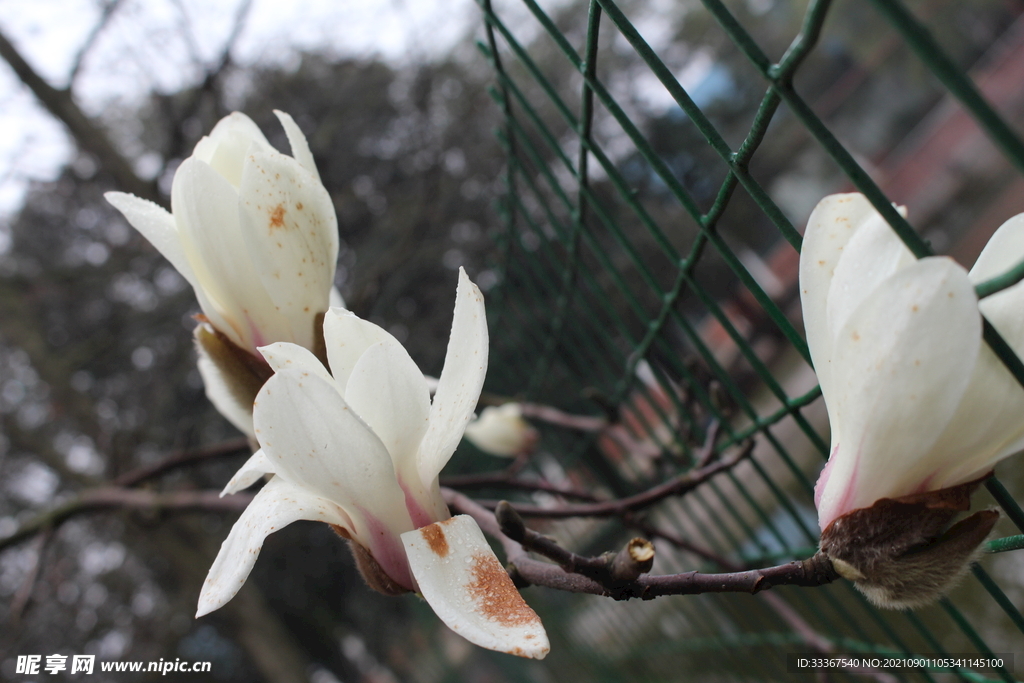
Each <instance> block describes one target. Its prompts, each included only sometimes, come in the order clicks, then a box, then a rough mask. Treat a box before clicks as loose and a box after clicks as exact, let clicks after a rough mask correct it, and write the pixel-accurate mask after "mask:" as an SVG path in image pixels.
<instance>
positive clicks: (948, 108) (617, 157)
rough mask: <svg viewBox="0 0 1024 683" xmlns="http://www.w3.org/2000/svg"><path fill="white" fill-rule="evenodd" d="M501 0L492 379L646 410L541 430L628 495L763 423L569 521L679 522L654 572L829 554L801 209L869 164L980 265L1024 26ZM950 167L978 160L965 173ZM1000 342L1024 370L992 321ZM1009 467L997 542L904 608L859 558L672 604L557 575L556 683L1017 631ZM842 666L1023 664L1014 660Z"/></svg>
mask: <svg viewBox="0 0 1024 683" xmlns="http://www.w3.org/2000/svg"><path fill="white" fill-rule="evenodd" d="M478 3H479V4H480V7H481V9H482V12H483V20H484V25H485V39H484V40H482V41H481V42H480V44H479V49H480V51H481V52H482V53H483V55H484V56H485V57H486V59H487V60H488V61H489V63H490V65H491V66H492V68H493V70H494V74H495V82H494V86H493V89H492V96H493V98H494V100H495V102H496V104H497V106H498V107H500V108H501V110H502V111H503V112H504V125H503V127H502V129H501V130H500V131H498V136H499V138H500V140H501V142H502V145H503V146H504V149H505V151H506V153H507V167H506V174H505V178H504V183H505V192H504V194H505V199H504V201H503V203H502V206H501V207H500V208H501V212H502V217H503V220H504V225H503V226H502V228H501V231H500V234H499V235H498V241H499V251H500V255H501V256H500V260H499V262H498V263H497V264H496V266H495V268H496V272H498V274H499V277H498V283H499V284H497V285H496V286H495V287H494V288H493V289H492V290H491V291H490V293H489V298H488V306H489V314H490V316H491V321H490V324H491V329H492V337H493V344H494V348H493V350H492V360H491V368H492V370H491V374H490V377H489V381H490V383H489V386H488V388H489V389H490V390H491V391H493V392H495V393H497V394H501V395H506V396H517V397H519V398H523V399H526V400H529V401H535V402H537V403H543V404H548V405H552V406H555V407H557V408H559V409H561V410H564V411H569V412H577V413H587V414H593V413H594V412H595V410H596V409H598V408H600V409H603V410H604V411H605V412H606V413H607V414H608V416H609V420H610V421H611V422H613V423H616V424H618V425H619V426H620V427H621V430H622V433H621V438H619V439H618V440H617V439H615V438H610V437H609V435H608V434H607V433H606V432H602V433H598V432H585V431H571V430H567V429H556V428H545V431H544V442H543V443H544V448H543V449H542V451H541V453H540V455H539V456H538V457H537V458H536V460H535V461H534V462H533V463H532V464H531V466H533V467H536V468H538V469H539V470H540V471H541V472H542V473H543V474H544V476H545V477H546V478H548V479H549V480H554V481H565V482H571V483H573V484H574V485H576V486H577V487H590V488H592V489H594V490H601V491H604V492H607V493H609V494H613V495H617V496H625V495H629V494H632V493H636V492H638V491H641V490H643V489H645V488H648V487H649V486H651V485H652V484H655V483H658V482H659V481H663V480H665V479H667V478H668V477H671V476H674V475H677V474H680V473H684V472H686V471H688V470H689V469H691V468H692V467H693V466H694V465H695V463H696V459H697V458H698V457H699V456H698V453H699V446H700V444H701V443H703V442H704V440H705V439H706V437H707V435H708V432H709V430H710V429H711V426H712V425H713V424H720V425H722V431H723V438H721V439H720V440H719V442H718V443H719V448H720V449H722V450H728V449H731V448H734V447H735V446H736V445H738V444H740V443H741V442H742V441H743V440H745V439H748V438H751V437H753V438H755V439H756V447H755V449H754V452H753V454H752V456H751V457H750V459H749V460H748V461H746V462H744V463H743V464H742V465H741V466H739V467H737V468H734V469H733V470H731V471H729V472H727V473H723V474H721V475H719V476H718V477H715V478H714V479H712V480H710V481H708V482H707V483H706V484H704V485H703V486H701V487H700V488H699V489H697V490H696V491H695V492H693V493H692V494H690V495H688V496H686V497H683V498H681V499H676V500H669V501H666V502H664V503H662V504H661V505H659V506H658V507H656V508H654V509H653V510H650V511H647V512H646V514H645V515H643V516H637V517H636V518H627V519H625V520H617V521H614V522H612V521H604V520H600V519H575V520H571V521H567V522H563V523H559V524H557V525H553V526H551V527H550V528H545V530H546V531H547V532H549V533H552V534H555V535H556V536H559V537H560V538H562V539H563V540H564V541H565V542H566V543H567V544H568V545H570V546H572V547H573V548H574V549H576V550H578V551H582V552H590V551H593V552H600V551H603V550H606V549H608V548H609V547H614V543H617V542H621V540H622V539H623V538H625V537H627V535H628V534H631V533H635V530H636V528H640V529H643V528H645V525H646V526H647V527H658V528H659V529H661V530H663V533H662V534H661V537H660V538H659V539H658V549H659V555H658V564H657V565H656V570H658V571H660V572H680V571H688V570H692V569H704V570H722V569H724V568H730V567H751V566H760V565H763V564H765V563H775V562H778V561H785V560H786V559H796V558H799V557H806V556H809V555H810V554H812V553H813V552H814V549H815V547H816V544H817V539H818V529H817V521H816V517H815V510H814V505H813V483H814V480H815V478H816V477H817V474H818V471H819V470H820V468H821V465H822V463H823V462H824V460H825V459H826V457H827V455H828V427H827V419H826V417H825V412H824V406H823V405H822V403H823V402H822V400H821V393H820V390H819V388H818V387H817V382H816V380H815V378H814V375H813V370H812V368H811V366H810V356H809V353H808V349H807V345H806V342H805V341H804V337H803V325H802V322H801V320H800V311H799V300H798V296H797V292H796V283H795V279H796V264H797V259H798V254H799V250H800V245H801V230H802V224H803V221H804V220H805V219H806V216H807V213H808V212H809V209H810V207H811V206H813V203H814V202H816V201H817V199H820V198H821V196H824V195H825V194H827V193H828V192H830V191H839V190H842V189H843V188H847V189H853V188H855V189H856V190H857V191H859V192H861V193H863V194H864V195H865V196H866V197H867V198H868V199H869V201H870V202H871V203H872V204H873V205H874V207H875V208H876V209H877V210H878V211H879V212H880V213H881V214H882V215H883V217H884V218H885V219H886V220H887V221H888V222H889V224H890V225H891V226H892V229H893V230H894V231H895V232H896V234H897V235H899V237H900V238H901V239H902V240H903V241H904V242H905V243H906V245H907V246H908V247H909V248H910V249H911V250H912V251H913V252H914V254H916V255H917V256H918V257H921V256H925V255H929V254H932V253H934V252H935V251H946V252H948V253H951V254H952V255H954V256H956V257H957V258H959V259H961V260H967V261H968V263H969V261H970V260H971V259H972V258H973V256H974V255H976V254H977V251H978V250H979V249H980V247H976V246H972V245H974V244H976V243H977V242H978V240H979V239H980V240H981V243H982V244H983V243H984V239H985V238H986V237H987V234H990V233H991V231H992V230H993V229H994V227H995V225H997V224H998V222H996V223H995V224H993V221H1001V220H1003V219H1005V218H1008V217H1009V216H1010V215H1011V214H1012V213H1014V212H1015V211H1014V210H1013V209H1015V210H1016V211H1019V210H1022V209H1024V205H1022V204H1024V200H1022V197H1024V192H1022V189H1021V188H1022V186H1021V179H1020V174H1021V172H1022V171H1024V145H1022V142H1021V140H1020V138H1019V137H1018V135H1017V133H1016V132H1015V131H1014V129H1013V127H1012V125H1011V123H1014V122H1017V121H1019V120H1024V107H1021V106H1020V104H1021V103H1019V102H1017V101H1016V100H1014V99H1007V98H1008V95H1007V87H1006V86H1008V85H1009V86H1012V84H1013V83H1014V82H1016V83H1018V84H1019V82H1020V81H1019V80H1017V81H1014V80H1013V79H1014V74H1015V73H1016V71H1015V70H1016V69H1019V68H1020V64H1021V63H1024V50H1021V52H1020V54H1018V50H1019V49H1020V48H1021V46H1022V45H1024V41H1021V39H1020V37H1019V36H1020V35H1024V29H1022V26H1024V24H1022V23H1021V22H1020V21H1017V16H1016V15H1015V14H1013V12H1012V11H1011V10H1009V9H1007V7H1006V6H1003V5H999V4H998V3H978V4H977V5H976V6H973V7H972V8H971V11H972V12H974V13H975V16H976V17H982V19H984V22H983V23H985V25H987V26H998V27H1000V30H999V31H998V32H997V33H998V35H996V36H994V35H992V34H991V33H987V34H984V35H980V36H976V37H975V38H973V39H970V38H968V39H963V40H960V39H959V38H958V35H959V34H958V33H957V31H958V25H957V23H958V21H959V22H963V21H966V20H965V19H964V17H963V16H961V15H960V14H958V12H962V11H964V8H963V7H962V6H960V7H956V6H957V5H960V4H959V3H944V2H920V3H916V4H915V5H914V6H913V7H912V8H908V7H907V6H906V5H904V4H903V3H901V2H899V1H897V0H875V1H874V2H872V3H847V4H841V3H838V2H837V3H832V2H829V1H828V0H812V1H811V2H809V3H802V2H794V3H785V2H781V0H780V1H779V2H775V3H772V2H750V1H748V2H746V3H725V2H721V1H720V0H703V1H702V2H701V3H700V4H696V3H693V4H686V3H683V4H682V5H680V6H678V7H675V8H674V9H673V11H674V12H675V14H674V15H673V16H685V19H683V20H681V21H679V22H678V23H676V24H673V23H672V22H670V21H667V20H664V19H663V18H659V15H658V14H657V13H656V12H654V13H652V12H651V11H650V8H648V7H646V6H645V5H634V4H633V3H629V2H626V1H625V0H620V2H614V1H613V0H592V1H591V2H589V3H588V4H586V5H581V4H573V3H569V4H565V3H563V4H560V5H556V6H553V7H548V8H542V7H541V6H540V5H539V4H538V3H537V2H535V1H534V0H521V2H505V3H502V4H501V5H500V6H499V4H498V3H497V2H494V3H493V4H492V0H478ZM684 5H685V6H684ZM769 10H770V11H769ZM780 17H781V18H780ZM922 17H924V18H922ZM979 21H981V20H979ZM1006 26H1010V28H1009V29H1006V28H1005V27H1006ZM930 27H936V28H935V31H934V32H933V31H932V30H931V28H930ZM959 28H962V27H959ZM964 33H969V32H968V31H966V29H965V31H964ZM794 36H795V37H794ZM996 38H998V40H997V39H996ZM772 55H778V56H777V57H773V56H772ZM968 74H970V75H968ZM886 79H890V80H891V81H892V82H888V83H885V82H884V81H886ZM1018 89H1019V88H1018ZM993 103H994V104H993ZM995 105H998V106H995ZM943 136H946V137H943ZM841 140H844V141H845V143H846V144H844V142H841ZM968 142H970V143H971V144H972V145H973V146H971V147H969V148H968V149H964V146H965V145H967V143H968ZM894 149H895V150H896V152H890V151H891V150H894ZM897 152H898V153H897ZM929 155H930V156H929ZM936 155H938V156H936ZM943 155H945V156H943ZM957 155H961V156H957ZM936 159H938V161H936ZM965 159H966V161H965ZM943 163H946V164H947V165H949V164H952V165H954V166H955V164H956V163H960V164H961V166H962V165H963V164H967V163H972V164H974V166H975V167H974V168H973V169H972V170H968V171H963V169H962V168H961V173H960V176H958V177H957V179H956V182H953V181H951V180H950V177H951V176H950V175H949V174H948V173H946V171H945V170H943V169H945V168H946V166H943V165H942V164H943ZM978 167H983V168H980V169H979V168H978ZM944 173H946V175H943V174H944ZM972 173H973V175H972ZM954 175H955V174H954ZM936 188H939V189H937V190H936ZM943 193H945V194H943ZM954 199H955V200H956V202H955V203H951V202H953V200H954ZM893 201H896V202H898V203H908V204H910V221H911V222H915V223H916V224H917V225H919V229H918V230H916V229H915V228H914V227H913V226H912V225H911V222H908V220H907V219H905V218H904V217H903V216H902V215H901V214H900V213H899V212H898V211H897V210H896V209H895V208H894V205H893V204H892V202H893ZM951 207H953V208H951ZM915 212H917V213H915ZM999 212H1002V213H1001V215H998V216H996V215H995V214H996V213H999ZM920 226H925V227H927V233H926V236H927V239H926V238H925V237H923V236H922V232H920V231H919V230H920ZM968 227H970V228H971V230H967V229H966V228H968ZM986 230H987V233H986V232H985V231H986ZM979 233H984V236H982V237H979ZM932 244H935V246H936V247H943V248H942V249H936V248H933V246H932ZM1016 270H1020V269H1019V268H1018V269H1016ZM1020 276H1021V273H1019V272H1011V273H1009V274H1007V276H1005V277H1003V278H997V279H996V280H992V281H989V282H986V283H983V284H982V285H980V286H979V287H978V291H979V295H981V296H985V295H989V294H992V293H994V292H996V291H1000V290H1001V289H1002V288H1005V287H1007V286H1010V285H1012V284H1014V283H1016V282H1018V281H1019V280H1020ZM985 340H986V341H987V342H988V343H989V345H990V346H991V347H992V348H993V350H995V352H996V353H997V355H998V356H999V357H1000V358H1001V359H1002V361H1003V362H1004V364H1005V365H1006V366H1007V367H1008V368H1009V369H1010V371H1011V372H1012V373H1013V374H1014V375H1015V376H1016V377H1017V378H1018V380H1021V381H1022V382H1024V364H1022V363H1021V361H1020V359H1018V358H1017V357H1016V356H1014V355H1013V353H1012V351H1010V349H1009V347H1008V346H1007V345H1006V344H1005V343H1004V342H1003V341H1002V340H1001V339H1000V338H999V336H998V334H997V333H996V332H995V330H994V329H993V328H992V327H991V326H990V325H986V327H985ZM1000 472H1001V473H1002V476H1001V477H999V478H994V479H992V480H991V481H990V482H989V483H988V484H987V485H986V488H987V496H988V497H989V499H988V500H986V501H984V502H985V503H988V504H990V505H991V504H993V501H994V504H996V505H998V506H999V507H1000V508H1001V509H1002V512H1003V513H1004V519H1003V520H1002V521H1001V522H1000V524H999V526H997V535H998V536H999V537H1000V538H999V539H998V540H996V541H990V542H989V544H988V550H989V551H990V553H989V554H988V555H986V556H985V557H984V558H983V559H982V560H981V561H980V562H979V563H978V564H976V565H974V566H973V567H972V570H971V575H970V576H969V577H968V579H967V580H966V581H965V582H964V584H963V585H962V586H961V587H960V588H958V589H957V590H956V591H955V592H954V593H953V594H952V595H951V596H950V597H949V598H947V599H944V600H943V601H942V602H941V603H940V604H938V605H936V606H934V607H930V608H927V609H925V610H921V611H919V612H886V611H880V610H877V609H875V608H873V607H872V606H871V605H869V604H868V603H867V602H866V601H865V600H864V599H863V597H862V596H861V595H860V594H859V593H857V592H856V591H855V590H854V589H853V588H852V586H851V585H849V584H848V583H846V582H840V583H839V584H834V585H831V586H828V587H825V588H819V589H814V590H806V589H795V588H791V589H783V590H777V591H776V590H773V591H771V595H765V594H761V595H758V596H754V597H750V596H743V595H740V596H735V595H704V596H694V597H685V598H683V597H678V598H668V599H664V598H663V599H660V600H657V601H654V602H650V603H613V602H611V601H607V600H598V599H594V598H590V599H580V598H578V597H577V596H562V595H546V596H545V601H544V602H545V605H544V606H543V608H544V611H545V613H544V614H543V617H544V619H545V622H546V623H547V624H548V629H549V632H550V633H552V634H554V642H553V646H554V647H553V649H552V655H551V656H550V658H549V659H548V660H547V662H546V663H545V664H546V665H548V667H549V671H550V672H551V673H552V674H553V675H554V676H555V677H556V678H557V679H559V680H561V679H562V678H563V676H569V675H573V676H577V677H586V678H589V679H591V680H631V681H634V680H635V681H640V680H794V679H795V680H799V679H800V677H801V676H804V677H805V680H818V679H817V678H815V674H812V673H805V674H794V673H790V672H787V659H786V655H787V654H788V653H796V652H808V651H815V652H854V653H861V654H866V655H867V654H873V655H883V656H884V655H890V654H921V653H929V654H936V655H946V654H950V653H977V654H979V655H988V654H991V653H994V652H996V653H1002V652H1007V653H1012V652H1014V651H1020V647H1019V646H1020V643H1021V642H1022V640H1021V638H1022V635H1024V615H1022V614H1021V612H1020V610H1019V608H1018V607H1017V606H1016V605H1019V604H1020V602H1021V599H1022V598H1024V589H1022V585H1021V581H1020V576H1021V572H1022V568H1024V567H1022V561H1021V557H1020V556H1021V553H1019V552H1003V551H1011V550H1014V549H1017V548H1020V547H1021V545H1022V544H1021V540H1022V539H1021V536H1020V534H1022V533H1024V512H1022V510H1021V508H1020V507H1019V506H1018V504H1017V503H1016V502H1015V499H1019V498H1020V493H1021V484H1022V483H1024V482H1022V481H1021V478H1020V477H1017V476H1015V475H1014V473H1013V472H1012V471H1011V470H1007V471H1006V472H1003V471H1002V470H1000ZM978 497H979V498H980V497H981V496H978ZM540 502H541V503H543V500H541V501H540ZM538 524H539V525H541V526H543V525H544V524H545V523H544V522H543V521H541V522H538ZM630 527H632V528H630ZM1018 665H1020V663H1018ZM526 671H527V670H526V669H524V672H526ZM525 675H526V673H524V676H525ZM830 675H832V676H833V677H834V678H830V679H829V680H861V679H862V678H863V676H865V675H867V676H869V677H874V678H875V679H877V680H900V681H902V680H907V681H910V680H913V681H917V680H924V681H945V680H958V681H984V680H1001V681H1013V680H1016V678H1015V674H1014V672H1013V669H1012V666H1011V665H1009V664H1008V665H1007V666H1005V667H1003V668H995V669H986V670H984V671H981V670H975V669H972V668H971V667H960V668H957V667H953V668H948V667H947V668H941V667H939V668H932V669H930V670H929V669H894V670H889V671H888V672H884V673H883V672H879V671H868V672H850V671H837V672H832V673H831V674H830Z"/></svg>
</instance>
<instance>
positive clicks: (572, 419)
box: [520, 403, 608, 432]
mask: <svg viewBox="0 0 1024 683" xmlns="http://www.w3.org/2000/svg"><path fill="white" fill-rule="evenodd" d="M520 409H521V410H522V415H523V417H530V418H533V419H535V420H540V421H542V422H547V423H548V424H553V425H556V426H559V427H565V428H567V429H575V430H577V431H580V432H599V431H601V430H602V429H604V428H606V427H607V426H608V420H607V419H606V418H604V417H593V416H592V415H572V414H570V413H566V412H563V411H561V410H559V409H558V408H552V407H551V406H546V405H542V404H540V403H522V404H520Z"/></svg>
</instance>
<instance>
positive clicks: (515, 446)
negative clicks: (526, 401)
mask: <svg viewBox="0 0 1024 683" xmlns="http://www.w3.org/2000/svg"><path fill="white" fill-rule="evenodd" d="M466 438H467V439H468V440H469V441H470V442H471V443H472V444H473V445H474V446H476V447H477V448H479V449H480V450H482V451H484V452H486V453H490V454H491V455H498V456H502V457H505V458H511V457H514V456H516V455H519V454H520V453H525V452H526V451H528V450H529V449H531V448H532V447H533V445H534V444H535V443H537V438H538V435H537V430H536V429H534V428H533V427H532V426H530V423H529V422H527V421H526V420H524V419H523V407H522V406H521V405H520V404H518V403H516V402H514V401H512V402H509V403H504V404H502V405H500V406H488V407H486V408H484V409H483V411H481V413H480V417H478V418H476V419H474V420H473V421H471V422H470V423H469V425H467V426H466Z"/></svg>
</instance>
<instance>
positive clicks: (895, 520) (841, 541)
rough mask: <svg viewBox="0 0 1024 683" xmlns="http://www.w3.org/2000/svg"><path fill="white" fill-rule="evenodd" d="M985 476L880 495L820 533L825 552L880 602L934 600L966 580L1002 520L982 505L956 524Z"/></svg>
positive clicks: (901, 605)
mask: <svg viewBox="0 0 1024 683" xmlns="http://www.w3.org/2000/svg"><path fill="white" fill-rule="evenodd" d="M985 478H987V477H985ZM983 479H984V478H983ZM983 479H978V480H975V481H972V482H968V483H966V484H960V485H959V486H952V487H949V488H945V489H940V490H938V491H929V492H927V493H916V494H913V495H909V496H902V497H900V498H882V499H881V500H878V501H876V502H875V503H874V504H873V505H872V506H871V507H867V508H861V509H859V510H854V511H853V512H849V513H847V514H845V515H842V516H841V517H838V518H837V519H835V520H834V521H833V522H832V523H831V524H829V525H828V527H827V528H826V529H825V531H824V532H822V534H821V551H822V552H823V553H824V554H825V555H827V556H828V557H829V559H831V560H832V564H833V566H834V567H835V569H836V572H837V573H838V574H839V575H840V576H842V577H843V578H846V579H849V580H851V581H853V582H854V585H855V586H856V587H857V588H858V589H859V590H860V591H861V592H862V593H864V595H866V596H867V598H868V600H870V601H871V602H872V603H873V604H875V605H877V606H879V607H886V608H889V609H913V608H916V607H922V606H924V605H927V604H930V603H932V602H934V601H935V600H937V599H939V598H940V597H942V596H943V595H944V594H945V593H946V592H948V591H949V590H950V589H951V588H952V587H953V586H954V585H956V583H957V582H958V581H959V580H960V579H961V578H962V577H963V575H964V574H965V573H966V572H967V569H968V567H969V566H970V563H971V562H973V561H974V560H975V559H976V558H977V556H978V554H979V552H980V550H979V546H980V545H981V544H982V542H983V541H984V540H985V538H986V537H987V536H988V534H989V532H991V531H992V527H993V526H994V525H995V523H996V520H998V519H999V513H998V512H996V511H995V510H982V511H981V512H976V513H974V514H973V515H971V516H969V517H966V518H964V519H962V520H960V521H959V522H957V523H955V524H952V522H953V520H954V518H955V517H956V516H957V515H958V514H960V513H961V512H964V511H966V510H969V509H970V505H971V500H970V496H971V493H972V492H973V491H974V490H975V489H976V488H977V487H978V485H979V484H980V483H981V482H982V481H983Z"/></svg>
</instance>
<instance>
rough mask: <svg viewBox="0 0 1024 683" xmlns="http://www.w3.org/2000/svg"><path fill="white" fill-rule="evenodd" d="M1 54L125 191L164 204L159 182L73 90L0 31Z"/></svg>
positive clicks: (23, 81)
mask: <svg viewBox="0 0 1024 683" xmlns="http://www.w3.org/2000/svg"><path fill="white" fill-rule="evenodd" d="M0 57H3V58H4V60H6V61H7V63H8V64H10V66H11V68H12V69H14V73H15V74H16V75H17V76H18V78H19V79H21V82H22V83H24V84H25V85H26V86H28V88H29V89H30V90H31V91H32V92H33V93H34V94H35V96H36V98H37V99H38V100H39V102H40V103H41V104H42V105H43V106H44V107H45V108H46V109H47V111H49V112H50V113H51V114H53V116H55V117H56V118H57V119H59V120H60V121H61V122H63V123H64V125H65V126H66V127H67V129H68V132H69V133H70V134H71V136H72V137H73V138H74V139H75V141H76V142H77V143H78V146H79V147H80V148H82V149H83V150H85V151H87V152H89V153H91V154H93V155H94V156H95V157H96V159H97V160H98V161H99V163H100V166H101V167H102V168H103V169H104V170H105V171H106V172H108V173H110V174H111V175H112V176H114V180H115V181H116V182H117V184H118V185H119V186H120V188H121V189H122V190H124V191H125V192H131V193H132V194H135V195H137V196H139V197H142V198H144V199H149V200H151V201H154V202H157V203H158V204H163V203H164V200H163V198H162V197H161V196H160V192H159V190H157V186H156V183H152V182H148V181H145V180H143V179H142V178H140V177H139V176H138V175H136V174H135V169H133V168H132V165H131V164H130V163H129V162H128V160H127V159H125V158H124V157H123V156H122V155H121V153H120V152H119V151H118V150H117V149H116V148H115V147H114V145H113V143H111V142H110V139H109V138H108V137H107V135H106V134H105V133H104V132H103V131H102V130H101V129H100V128H99V127H98V126H97V125H96V124H95V123H94V122H93V121H92V119H90V118H89V117H88V116H86V114H85V112H83V111H82V110H81V108H79V106H78V105H77V104H75V101H74V98H72V96H71V91H70V90H58V89H57V88H54V87H53V86H52V85H50V84H49V83H47V82H46V81H45V80H44V79H43V77H42V76H40V75H39V74H38V73H36V71H35V69H33V68H32V66H31V65H30V64H29V63H28V62H26V61H25V59H24V57H22V56H21V53H19V52H18V50H17V48H16V47H14V45H13V44H12V43H11V42H10V41H9V40H8V39H7V37H6V36H5V35H4V34H3V33H2V32H0Z"/></svg>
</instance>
